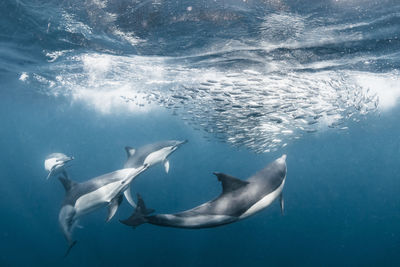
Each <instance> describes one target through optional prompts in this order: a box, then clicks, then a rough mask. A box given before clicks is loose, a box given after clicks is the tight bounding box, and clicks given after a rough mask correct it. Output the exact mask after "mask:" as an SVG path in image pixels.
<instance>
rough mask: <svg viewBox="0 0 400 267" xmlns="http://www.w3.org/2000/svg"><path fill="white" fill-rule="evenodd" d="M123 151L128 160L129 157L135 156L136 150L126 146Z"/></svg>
mask: <svg viewBox="0 0 400 267" xmlns="http://www.w3.org/2000/svg"><path fill="white" fill-rule="evenodd" d="M125 151H126V155H127V156H128V158H129V157H130V156H133V154H135V152H136V150H135V149H134V148H132V147H130V146H126V147H125Z"/></svg>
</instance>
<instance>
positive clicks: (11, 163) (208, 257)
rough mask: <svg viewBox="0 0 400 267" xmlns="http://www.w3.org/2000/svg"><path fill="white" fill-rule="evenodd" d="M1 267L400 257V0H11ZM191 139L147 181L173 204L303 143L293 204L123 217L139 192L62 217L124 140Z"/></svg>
mask: <svg viewBox="0 0 400 267" xmlns="http://www.w3.org/2000/svg"><path fill="white" fill-rule="evenodd" d="M0 12H1V14H0V63H1V64H0V81H1V83H0V84H1V85H0V99H1V100H0V101H1V102H0V103H1V104H0V122H1V127H0V147H1V149H2V153H1V154H0V203H1V204H0V207H1V208H0V210H1V215H2V216H1V220H0V229H1V230H0V236H1V238H0V240H1V242H0V251H1V253H0V265H1V266H54V265H60V266H110V265H111V266H160V265H163V266H338V265H345V266H399V265H400V256H399V251H400V224H399V221H400V213H399V207H400V194H399V190H400V179H399V174H400V164H399V158H400V119H399V116H398V114H399V112H400V107H399V105H398V104H399V97H400V86H399V84H400V78H399V68H400V32H399V29H400V4H399V3H398V1H395V0H392V1H390V0H387V1H379V2H376V1H372V0H371V1H370V0H353V1H323V0H319V1H279V0H271V1H250V0H248V1H234V0H230V1H217V2H214V1H178V2H176V1H111V0H110V1H104V2H103V1H90V0H88V1H51V2H50V1H40V0H23V1H14V0H5V1H3V2H1V3H0ZM167 139H188V140H189V142H188V143H187V144H185V145H184V146H183V147H182V148H180V149H179V150H178V151H176V152H175V153H174V154H173V155H171V158H170V165H171V166H170V172H169V174H165V172H164V170H163V168H162V166H155V167H154V168H152V169H149V170H147V171H146V172H145V173H143V174H142V175H140V177H138V179H136V180H134V182H133V184H132V193H137V192H139V193H140V194H141V195H142V196H143V198H144V199H145V201H146V204H147V206H148V207H150V208H154V209H155V210H156V211H157V212H162V213H173V212H177V211H181V210H185V209H189V208H191V207H194V206H197V205H199V204H201V203H203V202H205V201H207V200H209V199H211V198H214V197H216V196H217V195H218V194H219V193H220V192H221V185H220V184H219V182H218V181H217V179H216V178H215V177H214V176H213V175H212V172H213V171H220V172H225V173H229V174H231V175H234V176H236V177H241V178H246V177H248V176H250V175H252V174H254V173H255V172H256V171H257V170H259V169H261V168H262V167H264V166H265V165H266V164H268V163H269V162H271V161H272V160H274V159H275V158H277V157H279V156H280V155H282V154H287V155H288V158H287V166H288V174H287V180H286V184H285V188H284V196H285V215H284V216H281V214H280V210H279V204H278V203H273V205H271V206H270V207H269V208H268V209H266V210H263V211H262V212H260V213H258V214H256V215H255V216H253V217H250V218H248V219H246V220H243V221H239V222H237V223H234V224H230V225H226V226H223V227H218V228H213V229H203V230H185V229H172V228H162V227H157V226H153V225H142V226H140V227H138V228H136V229H131V228H129V227H126V226H124V225H122V224H121V223H119V222H118V219H125V218H127V217H128V216H129V215H130V214H131V213H132V208H131V207H130V206H129V205H128V204H127V203H126V201H124V202H123V203H122V205H121V207H120V209H119V210H118V212H117V214H116V216H115V218H113V220H111V221H110V222H109V223H105V218H106V209H101V210H99V211H96V212H94V213H92V214H90V215H88V216H86V217H83V218H82V219H81V221H80V224H81V225H82V226H83V229H79V228H78V229H76V230H75V232H74V237H75V239H77V240H78V243H77V245H76V247H74V248H73V250H72V251H71V253H70V255H69V256H68V257H67V258H64V257H63V256H64V253H65V250H66V247H67V243H66V241H65V240H64V237H63V235H62V232H61V230H60V228H59V225H58V212H59V209H60V206H61V203H62V199H63V195H64V189H63V188H62V186H61V185H60V183H59V182H58V181H57V179H50V180H47V181H46V179H45V178H46V175H47V173H46V172H45V170H44V167H43V162H44V159H45V157H46V156H47V155H48V154H50V153H53V152H63V153H65V154H67V155H73V156H75V160H74V161H73V162H72V166H71V167H70V168H69V169H68V172H69V174H70V176H71V177H72V178H73V179H74V180H76V181H84V180H87V179H90V178H92V177H95V176H98V175H101V174H104V173H107V172H110V171H114V170H116V169H119V168H121V167H122V165H123V163H124V161H125V157H126V155H125V151H124V147H125V146H127V145H129V146H132V147H139V146H141V145H144V144H147V143H151V142H155V141H159V140H167Z"/></svg>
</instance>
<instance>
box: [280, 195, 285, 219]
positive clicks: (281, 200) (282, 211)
mask: <svg viewBox="0 0 400 267" xmlns="http://www.w3.org/2000/svg"><path fill="white" fill-rule="evenodd" d="M279 204H280V206H281V214H282V215H284V214H285V212H284V211H285V200H284V199H283V193H281V195H280V196H279Z"/></svg>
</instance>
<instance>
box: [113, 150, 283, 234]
mask: <svg viewBox="0 0 400 267" xmlns="http://www.w3.org/2000/svg"><path fill="white" fill-rule="evenodd" d="M214 174H215V175H216V176H217V178H218V180H219V181H221V183H222V193H221V195H220V196H219V197H217V198H216V199H214V200H212V201H208V202H206V203H204V204H202V205H200V206H198V207H195V208H193V209H190V210H186V211H183V212H180V213H175V214H157V215H146V214H149V213H150V212H152V210H148V209H147V208H146V206H145V205H144V202H143V199H142V198H141V197H140V195H138V205H137V208H136V210H135V212H134V214H132V215H131V216H130V217H129V218H128V219H126V220H121V222H122V223H123V224H126V225H129V226H133V227H136V226H138V225H140V224H142V223H150V224H155V225H159V226H167V227H177V228H209V227H216V226H220V225H224V224H228V223H233V222H236V221H239V220H241V219H244V218H247V217H249V216H250V215H253V214H254V213H256V212H258V211H260V210H262V209H264V208H266V207H268V206H269V205H270V204H271V203H272V202H273V201H274V200H275V199H277V198H278V197H279V199H280V206H281V211H282V213H283V209H284V204H283V195H282V190H283V186H284V184H285V179H286V155H283V156H281V157H280V158H278V159H276V160H275V161H274V162H272V163H270V164H269V165H268V166H266V167H265V168H264V169H262V170H261V171H259V172H257V173H256V174H255V175H253V176H251V177H250V178H249V179H247V180H240V179H238V178H235V177H233V176H230V175H227V174H223V173H214Z"/></svg>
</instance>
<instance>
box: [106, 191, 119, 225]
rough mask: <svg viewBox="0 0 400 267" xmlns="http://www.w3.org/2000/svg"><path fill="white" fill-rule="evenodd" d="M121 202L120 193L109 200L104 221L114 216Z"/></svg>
mask: <svg viewBox="0 0 400 267" xmlns="http://www.w3.org/2000/svg"><path fill="white" fill-rule="evenodd" d="M121 202H122V195H119V196H117V197H116V198H114V199H113V200H111V202H110V204H109V206H108V207H109V208H108V216H107V220H106V222H109V221H110V220H111V218H112V217H114V215H115V213H116V212H117V209H118V207H119V205H120V204H121Z"/></svg>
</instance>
